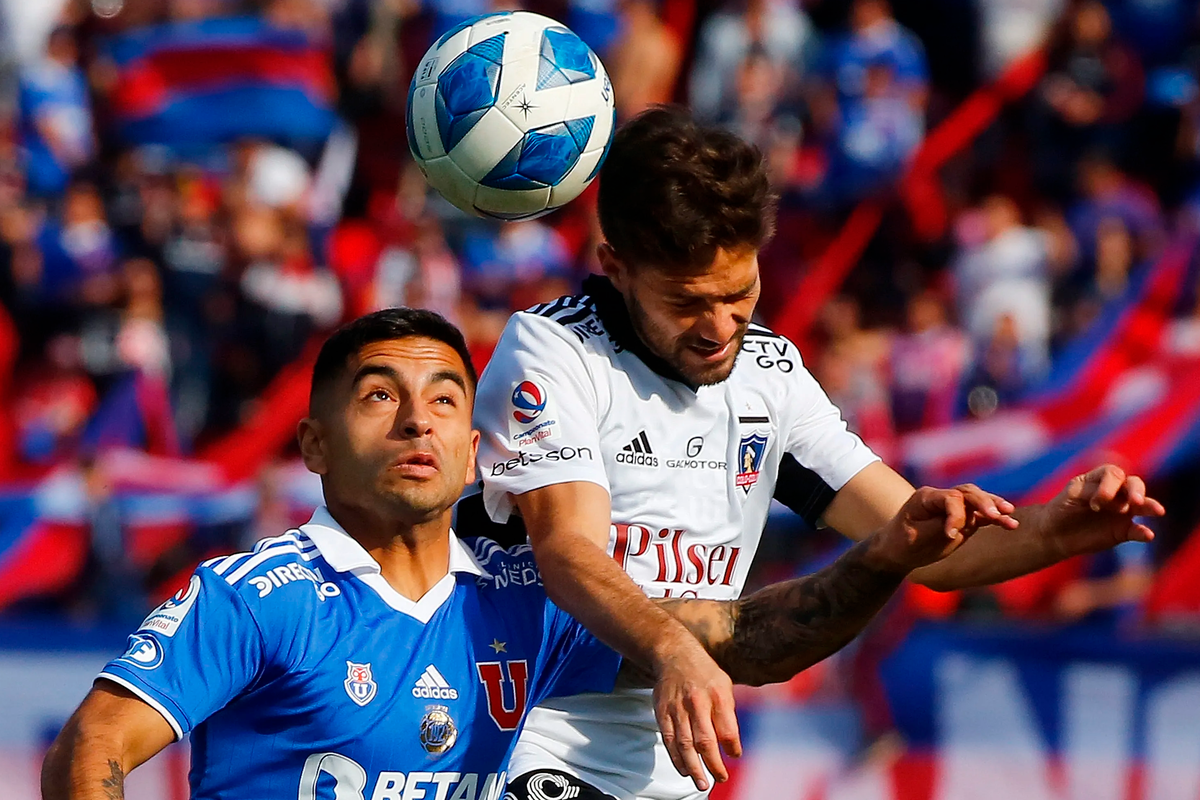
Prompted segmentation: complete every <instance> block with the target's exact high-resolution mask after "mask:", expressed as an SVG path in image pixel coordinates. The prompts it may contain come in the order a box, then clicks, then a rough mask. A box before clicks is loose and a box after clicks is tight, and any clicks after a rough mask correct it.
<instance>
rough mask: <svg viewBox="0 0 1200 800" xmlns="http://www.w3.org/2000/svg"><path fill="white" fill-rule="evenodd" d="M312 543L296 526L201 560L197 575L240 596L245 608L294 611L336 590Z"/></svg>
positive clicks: (258, 612)
mask: <svg viewBox="0 0 1200 800" xmlns="http://www.w3.org/2000/svg"><path fill="white" fill-rule="evenodd" d="M331 573H332V571H331V570H330V569H329V567H327V566H326V565H325V563H324V561H323V560H322V559H321V554H320V551H319V550H318V549H317V546H316V544H315V543H314V542H313V541H312V540H311V539H310V538H308V536H306V535H305V534H304V532H303V531H302V530H300V529H292V530H290V531H287V532H286V533H284V534H283V535H281V536H272V537H270V538H267V539H262V540H260V541H259V542H257V543H256V544H255V545H254V547H253V548H252V549H250V550H247V551H245V552H241V553H233V554H232V555H227V556H219V557H217V558H211V559H209V560H208V561H205V562H203V563H202V564H201V565H200V566H199V567H198V568H197V570H196V575H197V576H198V577H200V578H201V580H202V582H203V583H208V584H212V585H213V586H214V588H216V589H217V590H218V591H228V592H230V593H231V594H237V595H239V596H240V597H241V598H242V600H244V601H245V602H246V605H247V606H248V608H249V610H250V612H251V613H252V614H254V615H256V616H258V615H262V614H266V615H275V614H287V615H295V614H296V612H297V611H299V610H300V609H301V608H303V607H305V605H304V604H305V603H307V602H309V601H311V603H318V602H321V601H322V600H324V598H325V597H327V596H330V595H332V594H334V593H340V589H339V588H338V587H337V585H336V584H335V583H332V582H330V580H329V578H330V577H331Z"/></svg>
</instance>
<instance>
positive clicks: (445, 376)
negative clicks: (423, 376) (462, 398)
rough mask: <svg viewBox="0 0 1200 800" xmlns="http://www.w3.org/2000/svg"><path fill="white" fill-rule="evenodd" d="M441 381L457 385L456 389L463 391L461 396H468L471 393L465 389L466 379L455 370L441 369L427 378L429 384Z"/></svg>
mask: <svg viewBox="0 0 1200 800" xmlns="http://www.w3.org/2000/svg"><path fill="white" fill-rule="evenodd" d="M441 381H450V382H451V383H454V384H457V385H458V388H460V389H462V390H463V394H467V395H469V394H470V393H471V392H470V391H469V390H468V389H467V379H466V378H464V377H463V376H462V375H461V374H460V373H459V372H458V371H457V370H453V369H443V370H438V371H437V372H435V373H433V374H432V375H430V376H429V383H431V384H434V383H440V382H441Z"/></svg>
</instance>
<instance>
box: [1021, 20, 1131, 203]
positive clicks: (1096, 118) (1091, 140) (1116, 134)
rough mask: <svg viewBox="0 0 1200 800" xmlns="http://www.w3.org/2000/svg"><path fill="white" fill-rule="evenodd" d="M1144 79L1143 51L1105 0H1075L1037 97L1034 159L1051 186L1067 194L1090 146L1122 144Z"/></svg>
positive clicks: (1043, 180)
mask: <svg viewBox="0 0 1200 800" xmlns="http://www.w3.org/2000/svg"><path fill="white" fill-rule="evenodd" d="M1144 81H1145V76H1144V75H1143V73H1142V66H1141V63H1140V61H1139V60H1138V57H1137V54H1136V53H1134V52H1133V51H1132V50H1131V49H1130V48H1128V47H1126V46H1125V45H1124V44H1123V43H1122V42H1121V41H1119V40H1118V39H1117V37H1116V36H1115V35H1114V33H1113V29H1112V18H1111V17H1110V16H1109V13H1108V9H1107V8H1105V6H1104V4H1103V3H1102V2H1100V0H1074V1H1073V2H1072V3H1071V4H1070V5H1069V7H1068V9H1067V13H1066V16H1065V17H1064V19H1063V20H1062V21H1061V22H1060V23H1059V26H1058V30H1057V32H1056V34H1055V35H1054V38H1053V41H1052V42H1051V44H1050V54H1049V68H1048V70H1047V73H1046V77H1045V78H1044V79H1043V81H1042V85H1041V87H1040V89H1039V91H1038V96H1037V97H1038V100H1039V104H1038V106H1037V114H1036V116H1035V121H1036V124H1035V130H1034V133H1035V136H1034V147H1035V156H1034V161H1035V164H1036V166H1037V170H1038V175H1039V177H1040V180H1041V184H1042V188H1043V189H1044V190H1046V191H1048V192H1050V193H1051V194H1052V195H1053V196H1055V197H1058V198H1061V197H1064V196H1065V195H1066V192H1067V188H1068V186H1069V181H1070V179H1071V174H1070V171H1069V170H1070V168H1071V166H1072V165H1073V164H1074V163H1075V162H1076V161H1077V160H1078V159H1079V157H1080V156H1081V155H1083V154H1084V153H1085V152H1086V151H1088V150H1092V149H1094V148H1097V147H1107V148H1110V149H1112V150H1113V151H1114V152H1122V151H1123V148H1124V144H1125V140H1126V137H1127V136H1128V133H1129V131H1128V129H1127V127H1126V123H1128V122H1129V121H1130V119H1132V117H1133V115H1134V114H1135V113H1136V111H1137V110H1138V107H1139V106H1140V104H1141V102H1142V95H1143V91H1144V85H1143V84H1144Z"/></svg>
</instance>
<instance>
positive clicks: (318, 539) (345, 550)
mask: <svg viewBox="0 0 1200 800" xmlns="http://www.w3.org/2000/svg"><path fill="white" fill-rule="evenodd" d="M300 530H301V532H303V533H304V535H305V536H307V537H308V538H309V539H311V540H312V543H313V544H315V545H316V546H317V550H318V551H320V553H321V557H322V558H323V559H325V563H326V564H328V565H329V566H331V567H333V568H334V569H335V570H337V571H338V572H355V573H362V572H367V573H375V574H378V573H379V572H380V568H379V562H378V561H376V560H375V559H374V558H372V557H371V554H370V553H368V552H367V551H366V549H364V548H363V546H362V545H361V544H359V543H358V542H357V541H355V539H354V537H352V536H351V535H350V534H348V533H346V530H345V529H344V528H343V527H342V526H341V525H339V524H338V522H337V520H335V519H334V518H333V516H332V515H331V514H330V513H329V509H328V508H326V507H325V506H319V507H318V508H317V510H316V511H314V512H313V515H312V517H311V518H310V519H309V520H308V522H306V523H305V524H303V525H301V526H300ZM448 572H449V573H451V574H453V573H456V572H467V573H470V574H471V575H475V576H476V577H480V576H485V575H487V571H486V570H485V569H484V568H483V567H482V566H480V564H479V561H478V560H477V559H476V558H475V554H474V553H472V552H471V550H470V549H469V548H468V547H467V546H466V545H465V544H463V543H462V540H461V539H459V538H458V536H456V535H455V533H454V531H453V530H451V531H450V568H449V570H448Z"/></svg>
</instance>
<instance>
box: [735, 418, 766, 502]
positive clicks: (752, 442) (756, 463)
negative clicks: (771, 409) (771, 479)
mask: <svg viewBox="0 0 1200 800" xmlns="http://www.w3.org/2000/svg"><path fill="white" fill-rule="evenodd" d="M766 452H767V437H766V436H763V435H762V434H761V433H751V434H749V435H748V436H743V437H742V440H741V441H740V442H738V455H737V459H738V460H737V465H738V473H737V478H736V482H737V485H738V486H739V487H741V489H742V491H744V492H745V493H746V494H750V490H751V489H752V488H753V487H754V484H756V483H758V471H759V469H760V468H761V467H762V462H763V455H765V454H766Z"/></svg>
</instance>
